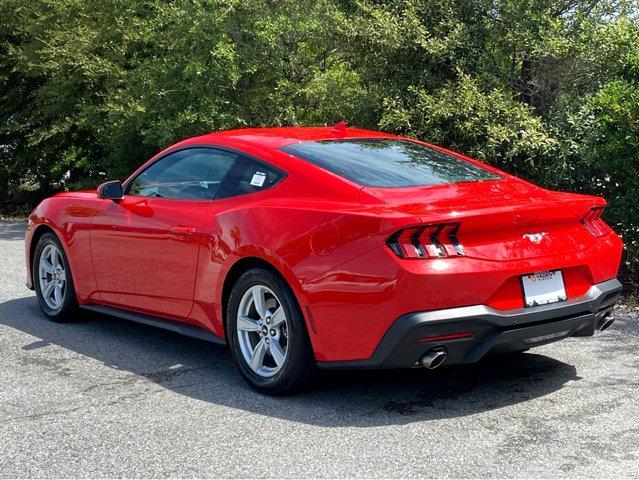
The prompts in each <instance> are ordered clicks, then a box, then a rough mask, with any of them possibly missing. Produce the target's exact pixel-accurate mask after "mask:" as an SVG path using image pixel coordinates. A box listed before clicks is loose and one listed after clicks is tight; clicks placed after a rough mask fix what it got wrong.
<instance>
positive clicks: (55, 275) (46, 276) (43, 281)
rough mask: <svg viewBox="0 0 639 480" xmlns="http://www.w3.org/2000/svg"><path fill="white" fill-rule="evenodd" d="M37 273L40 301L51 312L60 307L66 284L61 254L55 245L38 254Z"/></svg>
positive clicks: (65, 273) (48, 246)
mask: <svg viewBox="0 0 639 480" xmlns="http://www.w3.org/2000/svg"><path fill="white" fill-rule="evenodd" d="M38 273H39V276H38V277H39V282H40V290H41V291H42V299H43V300H44V302H45V303H46V304H47V306H48V307H49V308H50V309H52V310H57V309H58V308H60V306H61V305H62V300H63V299H64V291H65V287H66V283H67V271H66V267H65V265H64V260H63V259H62V254H61V253H60V251H59V250H58V247H57V246H55V245H47V246H46V247H44V249H43V250H42V253H41V254H40V262H39V263H38Z"/></svg>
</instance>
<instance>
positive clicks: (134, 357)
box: [0, 296, 580, 427]
mask: <svg viewBox="0 0 639 480" xmlns="http://www.w3.org/2000/svg"><path fill="white" fill-rule="evenodd" d="M79 317H80V318H79V320H78V321H77V322H72V323H66V324H56V323H52V322H49V321H48V320H46V318H45V317H44V316H43V315H42V313H41V312H40V310H39V307H38V305H37V302H36V299H35V297H33V296H31V297H26V298H19V299H14V300H9V301H6V302H4V303H0V324H4V325H6V326H9V327H11V328H13V329H16V330H19V331H22V332H25V333H27V334H29V335H31V336H33V337H36V339H37V340H34V341H30V342H28V343H26V344H25V345H23V347H22V348H23V349H24V350H27V351H28V350H34V349H38V348H43V347H46V346H48V345H57V346H60V347H63V348H65V349H69V350H71V351H74V352H77V353H78V354H80V355H83V356H86V357H91V358H93V359H96V360H98V361H100V362H102V363H103V364H104V365H107V366H109V367H111V368H114V369H118V370H121V371H124V372H130V373H128V374H127V375H125V378H123V380H122V383H123V384H124V383H126V382H131V378H130V377H132V376H133V377H134V378H135V379H136V380H138V379H139V380H140V381H145V380H144V379H146V380H148V381H152V382H155V383H156V384H159V385H161V386H162V387H164V388H167V389H169V390H171V391H174V392H175V393H177V394H180V395H186V396H189V397H192V398H196V399H198V400H201V401H203V402H210V403H214V404H220V405H224V406H228V407H231V408H235V409H239V410H244V411H249V412H252V413H257V414H260V415H267V416H273V417H277V418H282V419H286V420H290V421H294V422H301V423H306V424H313V425H319V426H325V427H342V426H361V427H369V426H380V425H390V424H406V423H410V422H416V421H424V420H434V419H444V418H454V417H462V416H466V415H472V414H475V413H479V412H484V411H488V410H493V409H498V408H502V407H507V406H509V405H514V404H517V403H520V402H525V401H527V400H530V399H533V398H538V397H542V396H544V395H548V394H550V393H552V392H555V391H557V390H559V389H561V388H562V387H563V386H564V385H565V384H566V383H567V382H569V381H572V380H579V379H580V377H578V376H577V373H576V369H575V367H574V366H572V365H568V364H566V363H563V362H561V361H558V360H555V359H553V358H549V357H545V356H543V355H537V354H530V353H523V354H518V355H509V356H501V357H494V358H492V359H487V360H485V361H483V362H481V363H479V364H476V365H468V366H459V367H447V368H442V369H439V370H434V371H427V370H424V369H406V370H400V371H372V372H323V374H322V375H321V377H320V379H319V380H318V382H317V383H316V385H315V387H314V388H313V389H311V390H309V391H307V392H304V393H301V394H298V395H294V396H289V397H277V398H268V397H265V396H263V395H260V394H258V393H255V392H253V391H252V390H251V389H250V388H249V387H248V386H246V385H245V384H244V382H243V381H242V380H241V378H240V376H239V373H238V372H237V371H236V370H235V366H234V365H233V362H232V360H231V358H230V355H229V353H228V352H227V350H226V349H225V348H224V347H220V346H217V345H212V344H209V343H206V342H203V341H199V340H196V339H191V338H187V337H182V336H179V335H177V334H173V333H171V332H166V331H163V330H159V329H155V328H152V327H147V326H144V325H139V324H135V323H130V322H126V321H124V320H120V319H117V318H113V317H109V316H105V315H99V314H94V313H83V314H81V315H79ZM27 361H28V360H27ZM109 385H111V386H112V385H113V382H111V383H110V384H109ZM90 388H100V385H94V386H91V387H90Z"/></svg>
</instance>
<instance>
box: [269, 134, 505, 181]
mask: <svg viewBox="0 0 639 480" xmlns="http://www.w3.org/2000/svg"><path fill="white" fill-rule="evenodd" d="M280 150H283V151H285V152H287V153H290V154H292V155H295V156H296V157H300V158H302V159H304V160H308V161H309V162H311V163H314V164H315V165H318V166H320V167H322V168H324V169H326V170H328V171H329V172H333V173H335V174H337V175H340V176H342V177H344V178H347V179H349V180H351V181H353V182H355V183H358V184H360V185H364V186H368V187H417V186H425V185H438V184H443V183H457V182H474V181H479V180H495V179H498V178H500V177H499V176H497V175H495V174H494V173H491V172H489V171H488V170H486V169H484V168H481V167H478V166H476V165H474V164H472V163H469V162H466V161H464V160H462V159H460V158H457V157H455V156H453V155H450V154H447V153H443V152H440V151H439V150H435V149H433V148H428V147H426V146H424V145H421V144H419V143H416V142H411V141H408V140H393V139H354V140H325V141H319V142H302V143H297V144H294V145H288V146H286V147H282V148H280Z"/></svg>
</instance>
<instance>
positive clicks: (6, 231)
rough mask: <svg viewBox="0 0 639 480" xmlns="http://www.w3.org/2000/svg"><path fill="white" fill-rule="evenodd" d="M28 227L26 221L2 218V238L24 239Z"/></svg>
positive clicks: (0, 228)
mask: <svg viewBox="0 0 639 480" xmlns="http://www.w3.org/2000/svg"><path fill="white" fill-rule="evenodd" d="M26 229H27V224H26V223H25V222H12V221H6V220H0V240H23V239H24V232H25V230H26Z"/></svg>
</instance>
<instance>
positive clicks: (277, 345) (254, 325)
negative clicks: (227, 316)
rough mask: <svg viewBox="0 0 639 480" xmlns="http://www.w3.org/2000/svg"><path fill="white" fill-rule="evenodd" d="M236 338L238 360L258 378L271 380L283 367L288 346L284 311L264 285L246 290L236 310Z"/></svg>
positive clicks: (273, 294) (286, 320)
mask: <svg viewBox="0 0 639 480" xmlns="http://www.w3.org/2000/svg"><path fill="white" fill-rule="evenodd" d="M237 338H238V340H239V345H240V350H241V351H242V357H243V358H244V361H245V362H246V364H247V365H248V366H249V368H250V369H251V370H252V371H253V372H255V373H256V374H258V375H259V376H261V377H272V376H273V375H275V374H276V373H277V372H279V371H280V370H281V369H282V367H283V366H284V362H285V361H286V355H287V352H288V344H289V325H288V319H287V318H286V312H285V311H284V307H283V306H282V303H281V302H280V300H279V298H277V295H275V293H274V292H273V290H271V289H270V288H268V287H267V286H265V285H254V286H252V287H250V288H249V289H248V290H246V292H244V295H243V296H242V299H241V300H240V304H239V308H238V311H237Z"/></svg>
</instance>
